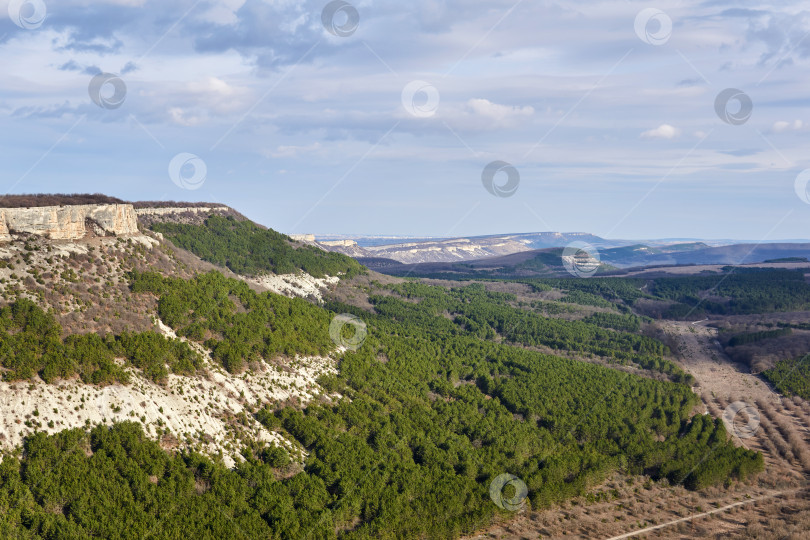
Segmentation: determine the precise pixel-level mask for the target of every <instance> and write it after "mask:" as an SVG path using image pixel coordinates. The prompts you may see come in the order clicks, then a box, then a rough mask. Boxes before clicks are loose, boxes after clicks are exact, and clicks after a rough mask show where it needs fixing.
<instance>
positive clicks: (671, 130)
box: [641, 124, 681, 139]
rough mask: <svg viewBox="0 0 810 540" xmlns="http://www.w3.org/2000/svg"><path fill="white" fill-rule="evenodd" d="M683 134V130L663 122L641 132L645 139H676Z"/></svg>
mask: <svg viewBox="0 0 810 540" xmlns="http://www.w3.org/2000/svg"><path fill="white" fill-rule="evenodd" d="M680 134H681V130H680V129H678V128H676V127H674V126H671V125H669V124H661V125H660V126H658V127H657V128H655V129H650V130H647V131H645V132H644V133H642V134H641V136H642V137H644V138H645V139H674V138H675V137H677V136H678V135H680Z"/></svg>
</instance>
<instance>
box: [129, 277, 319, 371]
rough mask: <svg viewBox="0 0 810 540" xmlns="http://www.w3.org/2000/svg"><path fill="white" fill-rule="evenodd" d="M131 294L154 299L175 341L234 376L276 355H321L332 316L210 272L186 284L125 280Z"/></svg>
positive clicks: (154, 279)
mask: <svg viewBox="0 0 810 540" xmlns="http://www.w3.org/2000/svg"><path fill="white" fill-rule="evenodd" d="M129 279H130V288H131V289H132V292H133V293H136V294H142V293H152V294H155V295H156V296H158V299H159V300H158V315H159V316H160V319H161V320H162V321H163V322H164V323H166V324H167V325H169V326H170V327H171V328H172V329H173V330H175V332H176V333H177V335H178V336H182V337H187V338H188V339H191V340H194V341H197V342H200V343H202V344H204V345H205V346H206V347H207V348H209V349H210V350H211V357H212V359H214V360H216V361H217V362H219V363H220V364H222V366H223V367H224V368H225V369H227V370H228V371H230V372H232V373H236V372H240V371H242V370H243V369H244V368H245V366H246V365H247V364H248V363H249V362H252V361H258V360H260V359H266V360H270V359H272V358H273V357H275V356H278V355H285V356H288V357H294V356H296V355H325V354H327V353H328V352H330V351H331V350H333V349H334V343H333V342H332V341H331V339H330V338H329V323H330V320H331V317H330V314H329V313H328V312H327V311H325V310H324V309H322V308H319V307H317V306H314V305H312V304H311V303H309V302H307V301H306V300H302V299H300V298H287V297H286V296H281V295H279V294H273V293H264V294H258V293H256V292H255V291H253V290H252V289H251V288H250V287H249V286H248V285H247V283H245V282H244V281H240V280H238V279H229V278H226V277H225V276H223V275H222V274H221V273H220V272H217V271H211V272H208V273H207V274H200V275H198V276H197V277H195V278H193V279H190V280H185V279H180V278H167V277H164V276H162V275H160V274H158V273H155V272H144V273H138V272H133V273H131V274H130V275H129Z"/></svg>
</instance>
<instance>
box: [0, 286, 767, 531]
mask: <svg viewBox="0 0 810 540" xmlns="http://www.w3.org/2000/svg"><path fill="white" fill-rule="evenodd" d="M130 284H131V289H132V292H133V294H134V295H135V298H137V297H138V296H139V295H147V294H152V295H155V296H156V297H157V299H158V311H159V314H160V316H161V319H163V320H164V322H166V324H168V325H169V326H171V327H172V328H173V329H175V331H177V332H178V334H179V335H181V336H185V337H187V338H188V339H191V340H193V341H197V342H200V343H204V344H205V345H206V346H208V347H210V348H211V349H212V350H213V351H214V353H215V359H216V360H218V361H220V362H222V364H223V366H225V367H226V368H228V369H230V370H232V371H238V370H240V369H244V368H245V367H246V364H247V363H248V362H250V361H251V360H253V359H258V358H260V357H261V358H270V357H272V356H273V355H275V354H285V355H289V354H309V353H312V354H316V353H317V354H323V353H326V352H329V351H332V350H334V346H333V345H332V344H331V342H330V340H329V334H328V326H329V323H330V321H331V319H332V317H333V316H334V315H335V314H337V313H351V314H353V315H355V316H358V317H360V318H361V319H363V320H364V321H365V323H366V324H367V325H368V337H367V338H366V340H365V342H364V343H363V345H362V347H360V348H359V349H358V350H357V351H355V352H351V351H349V352H345V353H343V354H342V356H341V357H340V362H339V373H338V375H330V376H324V377H322V378H321V379H320V381H319V382H320V383H321V385H322V386H323V388H324V389H325V390H326V391H328V392H338V393H340V394H341V395H342V396H345V399H339V400H337V401H334V402H331V403H330V402H319V401H315V402H312V403H311V404H310V405H308V406H306V407H303V408H299V407H291V406H281V405H277V404H269V405H264V406H260V405H256V406H254V407H253V408H252V409H250V412H251V414H253V415H254V416H255V418H256V419H257V420H258V421H259V422H261V423H262V424H264V425H265V426H266V427H267V428H268V429H271V430H273V431H278V432H280V433H281V434H282V435H283V436H285V437H287V438H288V439H290V440H294V441H296V442H297V443H298V444H300V445H301V446H302V447H303V448H304V449H306V452H307V457H306V458H305V462H304V468H303V471H301V472H298V473H297V474H293V475H289V474H282V473H283V472H284V471H286V470H288V469H287V468H286V467H287V464H288V459H289V458H288V456H287V455H286V453H285V452H283V451H281V450H280V449H277V448H274V447H261V446H255V447H251V448H246V449H244V451H243V455H244V458H245V461H244V462H242V463H239V464H238V465H237V466H236V467H235V469H233V470H229V469H227V468H226V467H224V466H223V465H222V464H221V463H219V462H215V461H212V460H211V459H209V458H207V457H203V456H200V455H196V454H193V453H187V452H181V453H166V452H164V451H163V450H161V449H160V447H159V446H158V445H157V444H156V443H154V442H151V441H149V440H148V439H147V438H146V437H145V436H144V434H143V433H142V431H141V428H140V426H139V425H137V424H130V423H123V424H118V425H115V426H114V427H112V428H110V427H103V426H96V427H92V428H89V429H88V430H86V431H85V430H72V431H66V432H62V433H59V434H56V435H50V436H48V435H45V434H42V433H37V434H35V435H32V436H29V437H28V438H27V439H26V441H25V445H24V448H23V449H22V450H21V451H18V452H16V453H15V454H13V455H7V456H5V457H4V460H3V462H2V465H0V535H2V536H3V537H14V538H89V537H102V538H124V537H132V536H138V537H150V536H151V537H156V538H181V537H183V538H185V537H192V538H212V539H213V538H278V539H300V538H312V539H321V538H323V539H334V538H346V539H349V538H351V539H361V538H362V539H370V538H455V537H458V536H459V535H461V534H463V533H470V532H472V531H474V530H476V529H478V528H480V527H482V526H484V525H486V524H487V523H490V522H491V520H492V519H493V518H494V517H496V516H497V515H501V514H502V513H503V511H502V510H500V509H499V508H498V507H497V506H496V505H495V504H494V503H493V502H492V501H491V500H490V498H489V493H488V486H489V483H490V482H491V481H492V480H493V479H494V478H495V477H496V476H498V475H499V474H501V473H505V472H508V473H510V474H514V475H516V476H517V477H519V478H520V479H522V480H523V481H524V482H525V483H526V485H527V487H528V502H529V503H530V504H531V506H532V507H534V508H541V507H545V506H548V505H552V504H556V503H560V502H563V501H566V500H568V499H570V498H572V497H576V496H582V495H587V494H588V493H589V492H591V491H592V490H593V489H595V488H596V487H597V486H598V485H599V484H600V482H602V481H603V480H604V479H605V478H606V477H607V476H608V475H609V474H611V473H612V472H614V471H619V472H623V473H627V474H647V475H650V476H651V477H652V478H654V479H656V480H665V481H667V482H668V483H670V484H681V485H684V486H685V487H686V488H688V489H692V490H699V489H703V488H706V487H708V486H711V485H716V484H725V483H729V482H733V481H735V480H742V479H745V478H747V477H749V476H750V475H752V474H755V473H756V472H758V471H761V470H762V469H763V466H764V464H763V459H762V455H761V454H759V453H757V452H754V451H749V450H746V449H745V448H737V447H735V446H734V445H733V444H732V443H731V442H730V441H729V438H728V436H727V433H726V431H725V428H724V426H723V423H722V422H721V421H719V420H714V419H712V418H711V417H710V416H708V415H693V414H692V409H693V407H694V406H695V405H696V404H697V402H698V399H697V397H696V396H695V394H694V393H693V392H692V391H691V390H690V388H689V386H688V385H687V384H684V382H683V380H684V379H685V377H684V376H683V374H682V373H680V372H674V371H672V368H669V367H667V366H668V365H667V364H666V363H665V362H664V359H663V356H662V355H663V354H665V352H666V348H665V347H664V346H663V345H662V344H661V343H660V342H658V341H656V340H654V339H651V338H647V337H643V336H639V335H635V334H632V333H628V332H624V331H620V330H615V329H611V328H607V327H610V326H619V327H622V326H625V325H627V324H633V323H632V321H633V319H630V318H614V317H607V318H603V317H599V318H597V319H595V320H593V321H592V322H583V321H563V320H556V319H545V318H544V317H541V316H540V315H537V314H536V313H534V312H533V311H532V310H531V309H524V307H525V306H515V305H514V303H515V300H516V299H515V297H514V296H513V295H510V294H505V293H492V292H488V291H486V290H485V289H484V288H483V287H482V286H480V285H478V286H470V287H460V288H455V289H450V290H448V289H442V288H438V287H428V286H425V285H419V284H415V283H407V284H404V285H399V286H392V287H388V288H382V289H378V292H379V293H380V294H376V295H372V296H371V300H372V302H373V305H374V312H373V313H372V312H367V311H363V310H360V309H359V308H356V307H354V306H350V305H347V304H341V303H329V304H327V305H326V306H325V307H321V306H317V305H313V304H310V303H308V302H306V301H303V300H300V299H288V298H285V297H281V296H279V295H275V294H272V293H262V294H257V293H255V292H253V291H252V290H250V289H249V288H248V287H247V286H246V284H245V283H243V282H241V281H238V280H233V279H227V278H225V277H224V276H222V275H221V274H220V273H218V272H210V273H208V274H202V275H199V276H197V277H196V278H194V279H189V280H184V279H179V278H166V277H164V276H162V275H160V274H156V273H132V274H130ZM2 321H3V323H2V324H3V328H4V331H5V332H8V335H10V336H18V335H20V334H31V335H29V336H27V337H26V339H29V340H30V339H33V334H42V335H49V336H52V337H50V338H48V339H49V340H50V342H52V343H54V344H56V343H61V341H59V340H58V339H57V338H56V337H54V336H58V329H57V328H54V327H53V322H52V320H50V319H49V318H48V315H47V314H46V313H44V312H41V310H40V312H37V311H36V309H33V306H31V305H26V304H24V303H23V304H20V305H19V306H18V305H16V304H15V305H14V306H11V307H8V308H4V311H3V317H2ZM596 323H599V324H596ZM88 339H91V340H96V339H98V340H99V343H102V344H103V346H101V345H99V351H103V350H111V349H110V348H111V347H120V348H121V349H120V350H130V351H136V353H137V351H139V350H140V349H138V347H137V346H136V345H134V344H133V343H131V342H129V341H127V339H128V338H127V337H126V336H112V337H109V336H104V337H97V338H95V337H94V338H88ZM3 341H4V342H5V340H3ZM135 342H137V343H138V345H140V346H142V347H149V346H150V345H149V344H148V340H147V341H145V342H142V341H138V340H135ZM534 344H539V345H543V346H545V347H550V348H554V349H559V350H566V351H577V352H580V353H582V354H594V355H600V356H607V357H611V358H613V359H615V361H617V362H632V363H636V364H639V365H646V364H649V365H650V369H659V370H661V371H663V372H668V371H672V372H671V373H670V375H671V378H672V381H659V380H654V379H651V378H646V377H639V376H634V375H630V374H627V373H623V372H620V371H617V370H614V369H611V368H609V367H605V366H601V365H597V364H593V363H589V362H582V361H577V360H573V359H568V358H562V357H559V356H554V355H551V354H544V353H543V352H540V351H539V350H534V349H533V348H532V347H530V346H528V345H534ZM38 346H40V347H41V345H38ZM62 346H66V345H64V344H63V345H62ZM46 348H47V347H46ZM99 357H103V355H102V354H101V352H99ZM136 357H137V354H136ZM134 363H135V361H133V364H134ZM34 366H35V367H34V368H32V369H44V368H41V367H39V368H38V367H37V366H40V364H36V363H34ZM191 366H192V367H193V363H192V364H191ZM185 367H188V366H185ZM185 367H184V365H183V362H182V361H180V360H178V362H177V369H185ZM93 369H96V368H89V373H91V374H92V373H95V371H93ZM142 369H148V366H147V368H142ZM172 369H174V368H172ZM96 370H97V369H96ZM678 381H681V382H678ZM88 486H90V487H91V489H88Z"/></svg>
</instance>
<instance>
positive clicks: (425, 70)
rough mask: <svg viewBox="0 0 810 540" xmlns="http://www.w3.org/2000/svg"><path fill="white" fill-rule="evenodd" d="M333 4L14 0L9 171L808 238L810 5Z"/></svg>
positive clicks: (258, 199) (94, 183)
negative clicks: (512, 179) (725, 100)
mask: <svg viewBox="0 0 810 540" xmlns="http://www.w3.org/2000/svg"><path fill="white" fill-rule="evenodd" d="M9 4H11V5H10V6H9ZM21 4H22V5H21ZM37 4H40V5H37ZM327 4H328V3H327V2H326V1H318V2H312V1H306V2H301V1H297V0H161V1H158V0H58V1H57V0H44V2H41V1H38V2H28V3H25V2H20V1H19V0H13V1H11V2H9V1H8V0H0V19H1V20H0V47H2V54H0V66H2V72H3V77H2V79H0V118H2V129H1V130H0V138H1V140H2V152H3V167H2V171H1V172H0V190H2V192H3V193H33V192H104V193H107V194H110V195H115V196H118V197H121V198H125V199H132V200H144V199H151V200H155V199H168V200H206V201H214V202H222V203H226V204H229V205H231V206H233V207H235V208H237V209H239V210H241V211H243V212H244V213H246V214H247V215H248V216H250V217H251V218H253V219H255V220H256V221H258V222H260V223H263V224H266V225H268V226H271V227H273V228H276V229H278V230H281V231H284V232H287V233H305V232H316V233H364V234H402V235H433V236H447V235H469V234H491V233H501V232H524V231H547V230H558V231H588V232H591V233H594V234H598V235H603V236H608V237H612V238H653V237H702V238H739V239H753V240H773V239H778V238H808V237H810V230H808V225H810V204H807V203H805V202H804V201H803V200H802V199H801V197H800V196H797V193H796V190H795V189H794V187H795V186H794V184H795V179H796V178H797V175H799V173H800V172H801V171H803V170H804V169H806V168H810V152H808V145H807V141H808V135H810V115H809V114H808V107H809V106H810V94H808V84H807V83H808V75H807V74H808V65H809V64H810V59H808V56H809V55H810V36H809V35H808V33H810V11H807V10H805V9H803V5H804V6H806V5H807V4H806V3H802V2H780V3H777V4H775V5H768V4H764V3H759V2H748V1H745V0H742V1H741V0H736V1H734V2H724V1H707V2H690V1H681V2H675V1H672V2H664V1H662V2H658V3H649V2H635V1H630V0H616V1H605V2H599V1H597V2H547V1H537V0H531V1H529V0H526V1H522V2H515V1H513V0H509V1H500V0H489V1H479V0H446V1H440V0H436V1H430V0H416V1H412V2H401V1H387V2H378V1H371V0H364V1H359V0H358V1H354V2H351V5H349V6H346V5H343V9H342V10H338V12H337V14H336V15H335V18H334V24H335V25H336V26H335V27H332V26H330V27H329V29H327V28H326V27H325V26H324V23H323V20H322V19H323V17H322V12H323V10H324V7H325V6H327ZM43 6H44V10H45V11H44V12H43V11H42V9H43ZM335 6H337V4H332V7H335ZM651 8H652V9H654V10H660V12H659V11H649V10H650V9H651ZM38 9H39V10H38ZM645 9H647V10H648V11H646V12H643V13H642V15H641V16H639V13H640V12H642V10H645ZM352 10H356V13H357V15H358V16H359V24H358V25H357V27H356V29H355V28H349V26H351V22H352V21H351V20H347V19H346V16H347V13H348V14H349V15H351V13H352ZM661 12H663V13H661ZM6 13H9V16H8V17H6ZM43 13H45V17H44V19H42V17H41V15H42V14H43ZM645 14H646V15H645ZM650 14H652V15H653V16H652V18H650ZM645 17H646V19H645ZM645 20H647V22H648V24H646V25H645V24H643V23H644V21H645ZM670 21H671V31H670V29H669V28H668V26H667V25H668V24H669V22H670ZM344 24H345V26H344ZM639 24H641V26H639ZM26 26H27V27H29V28H24V27H26ZM341 27H343V28H344V30H345V31H341ZM328 30H333V33H330V31H328ZM341 33H343V34H350V35H345V36H341V35H334V34H341ZM100 73H103V74H111V75H115V76H118V77H120V81H121V82H118V83H117V84H119V95H117V96H113V95H112V93H113V90H114V87H113V85H112V84H111V83H110V84H106V85H104V86H102V89H101V94H100V95H99V94H96V96H91V94H92V92H91V91H89V88H90V85H91V80H92V79H93V77H95V76H98V75H99V74H100ZM103 80H105V79H97V81H103ZM412 81H423V82H417V83H412ZM123 87H125V89H126V93H125V95H124V94H122V93H120V91H121V90H122V88H123ZM728 88H736V89H739V90H740V91H742V92H743V93H744V96H743V97H742V98H740V99H741V101H740V100H732V102H731V103H730V104H729V107H728V108H727V109H726V110H716V109H717V107H716V104H715V100H716V97H717V96H718V94H720V93H721V92H722V91H723V90H725V89H728ZM403 91H404V92H403ZM411 95H412V96H413V98H412V99H411ZM93 97H95V98H96V100H95V101H96V102H94V100H93ZM746 97H747V98H749V99H750V103H751V104H752V110H751V111H750V117H748V115H747V111H746V110H745V98H746ZM116 100H117V101H116ZM741 106H742V109H743V110H741V111H739V112H738V111H737V109H739V108H740V107H741ZM723 114H725V115H726V117H725V120H724V119H723V118H721V116H722V115H723ZM181 153H186V154H193V155H195V156H198V157H199V160H196V161H192V162H191V164H189V163H188V156H187V157H186V158H181V159H180V162H181V163H180V164H181V165H182V162H187V163H186V167H185V168H183V171H184V172H183V173H182V175H183V178H181V179H180V181H178V178H176V176H177V173H175V178H174V181H173V179H172V178H171V177H170V174H169V164H170V162H172V161H173V159H174V158H175V156H177V155H178V154H181ZM493 161H503V162H505V163H508V164H511V165H512V166H513V167H514V170H515V171H517V173H518V174H519V179H520V181H519V185H518V187H517V190H516V191H514V193H512V192H509V193H504V192H503V191H498V189H492V190H490V191H488V190H487V189H485V186H484V185H483V184H482V171H483V170H484V168H485V166H486V165H487V164H489V163H491V162H493ZM175 163H177V161H175ZM201 163H204V165H205V171H204V172H205V175H204V178H203V177H202V176H200V174H201V173H202V169H201V165H200V164H201ZM194 164H196V165H197V169H194V167H193V166H192V165H194ZM175 170H176V169H175ZM505 171H506V170H505V169H504V170H502V172H501V173H499V174H498V175H496V186H495V188H498V185H500V186H501V187H503V186H504V182H506V172H505ZM194 173H197V175H196V176H195V174H194ZM183 179H185V180H187V181H185V180H183ZM189 188H194V189H189ZM493 193H494V194H493ZM499 194H500V195H509V196H498V195H499ZM800 195H801V193H800ZM804 198H805V199H807V196H806V194H805V195H804Z"/></svg>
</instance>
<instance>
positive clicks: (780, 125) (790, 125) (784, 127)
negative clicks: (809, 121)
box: [771, 120, 804, 133]
mask: <svg viewBox="0 0 810 540" xmlns="http://www.w3.org/2000/svg"><path fill="white" fill-rule="evenodd" d="M803 127H804V122H802V121H801V120H794V121H793V122H786V121H784V120H780V121H778V122H774V124H773V126H771V131H772V132H774V133H782V132H783V131H798V130H800V129H802V128H803Z"/></svg>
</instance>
